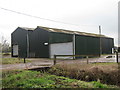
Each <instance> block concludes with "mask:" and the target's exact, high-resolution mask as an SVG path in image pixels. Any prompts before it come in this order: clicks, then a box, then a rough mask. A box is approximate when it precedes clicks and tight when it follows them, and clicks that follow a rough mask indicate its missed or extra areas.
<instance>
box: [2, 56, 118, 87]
mask: <svg viewBox="0 0 120 90" xmlns="http://www.w3.org/2000/svg"><path fill="white" fill-rule="evenodd" d="M5 60H6V61H5ZM9 61H10V62H9ZM16 61H20V60H19V59H17V58H11V59H9V58H4V64H13V65H14V64H15V63H23V60H21V61H22V62H16ZM43 61H44V60H43ZM5 62H6V63H5ZM27 62H29V60H28V61H27ZM45 62H47V60H45ZM57 62H58V63H57V64H56V65H54V66H52V67H51V68H48V69H34V70H5V69H4V70H3V71H2V88H119V85H120V84H119V83H118V82H119V81H118V80H119V75H118V74H119V73H118V72H119V68H118V67H119V64H117V63H111V62H109V63H89V64H86V63H81V62H80V61H79V60H65V61H59V60H58V61H57ZM31 63H32V62H31ZM37 63H41V62H37Z"/></svg>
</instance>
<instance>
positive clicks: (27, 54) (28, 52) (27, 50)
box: [27, 31, 29, 58]
mask: <svg viewBox="0 0 120 90" xmlns="http://www.w3.org/2000/svg"><path fill="white" fill-rule="evenodd" d="M28 57H29V35H28V31H27V58H28Z"/></svg>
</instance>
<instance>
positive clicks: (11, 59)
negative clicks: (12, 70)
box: [2, 58, 30, 64]
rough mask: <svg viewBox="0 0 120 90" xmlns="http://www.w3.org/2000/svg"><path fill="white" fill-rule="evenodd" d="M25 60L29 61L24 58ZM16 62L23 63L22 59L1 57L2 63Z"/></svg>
mask: <svg viewBox="0 0 120 90" xmlns="http://www.w3.org/2000/svg"><path fill="white" fill-rule="evenodd" d="M26 62H30V60H26ZM16 63H24V59H19V58H2V64H16Z"/></svg>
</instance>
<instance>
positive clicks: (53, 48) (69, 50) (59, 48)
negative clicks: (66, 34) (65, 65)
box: [50, 42, 73, 58]
mask: <svg viewBox="0 0 120 90" xmlns="http://www.w3.org/2000/svg"><path fill="white" fill-rule="evenodd" d="M54 55H73V43H72V42H68V43H56V44H50V57H51V58H53V56H54ZM60 58H70V57H60Z"/></svg>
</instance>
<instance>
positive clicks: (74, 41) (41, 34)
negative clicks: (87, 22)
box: [11, 26, 114, 58]
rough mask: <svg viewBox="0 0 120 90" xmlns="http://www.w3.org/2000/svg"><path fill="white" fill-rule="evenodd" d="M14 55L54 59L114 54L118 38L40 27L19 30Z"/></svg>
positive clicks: (16, 34)
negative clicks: (59, 56)
mask: <svg viewBox="0 0 120 90" xmlns="http://www.w3.org/2000/svg"><path fill="white" fill-rule="evenodd" d="M11 39H12V40H11V45H12V46H11V47H12V56H13V57H14V56H17V57H36V58H53V56H54V55H100V54H111V53H112V49H113V48H114V39H113V38H110V37H107V36H105V35H99V34H93V33H85V32H78V31H71V30H63V29H56V28H49V27H42V26H37V28H35V29H33V28H32V29H31V28H23V27H18V28H17V29H16V30H15V31H14V32H13V33H12V34H11Z"/></svg>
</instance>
